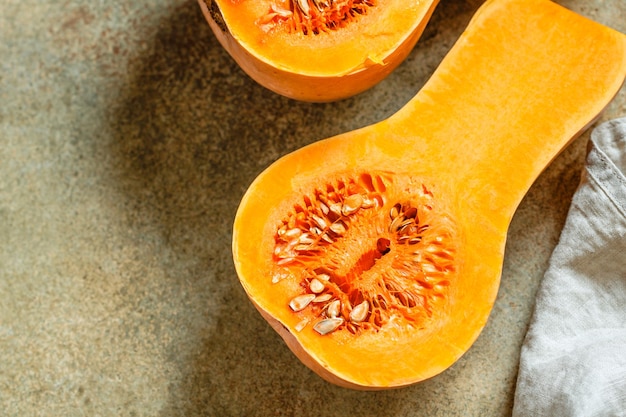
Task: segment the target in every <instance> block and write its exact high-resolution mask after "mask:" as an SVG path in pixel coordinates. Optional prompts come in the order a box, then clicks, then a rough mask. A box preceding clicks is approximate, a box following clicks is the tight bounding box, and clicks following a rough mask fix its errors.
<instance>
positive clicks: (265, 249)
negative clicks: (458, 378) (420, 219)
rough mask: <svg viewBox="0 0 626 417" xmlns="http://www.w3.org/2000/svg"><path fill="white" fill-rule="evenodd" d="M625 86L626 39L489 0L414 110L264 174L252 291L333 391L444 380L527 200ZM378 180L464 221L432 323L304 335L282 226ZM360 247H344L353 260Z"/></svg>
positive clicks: (247, 260)
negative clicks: (415, 192) (363, 179)
mask: <svg viewBox="0 0 626 417" xmlns="http://www.w3.org/2000/svg"><path fill="white" fill-rule="evenodd" d="M625 77H626V36H625V35H623V34H621V33H619V32H617V31H614V30H612V29H610V28H607V27H604V26H602V25H600V24H597V23H595V22H592V21H590V20H588V19H586V18H584V17H582V16H579V15H577V14H575V13H573V12H571V11H569V10H567V9H565V8H563V7H561V6H559V5H556V4H555V3H552V2H550V1H549V0H488V1H487V2H486V3H485V4H484V5H483V6H482V7H481V8H480V9H479V11H478V12H477V13H476V15H475V16H474V18H473V19H472V21H471V22H470V24H469V26H468V28H467V30H466V31H465V32H464V33H463V35H462V36H461V37H460V39H459V40H458V41H457V43H456V44H455V46H454V47H453V48H452V50H451V51H450V52H449V54H448V55H447V56H446V58H445V59H444V60H443V61H442V62H441V64H440V66H439V68H438V69H437V70H436V71H435V73H434V74H433V75H432V77H431V79H430V80H429V81H428V82H427V83H426V85H425V86H424V87H423V88H422V89H421V91H419V93H418V94H417V95H416V96H415V97H414V98H413V99H412V100H411V101H410V102H409V103H408V104H407V105H406V106H405V107H404V108H402V109H401V110H400V111H398V112H397V113H396V114H394V115H393V116H391V117H390V118H389V119H387V120H384V121H382V122H379V123H377V124H374V125H372V126H368V127H365V128H362V129H359V130H356V131H353V132H349V133H345V134H342V135H339V136H335V137H332V138H329V139H325V140H322V141H319V142H317V143H314V144H311V145H309V146H306V147H304V148H302V149H300V150H298V151H295V152H293V153H291V154H289V155H286V156H284V157H282V158H281V159H279V160H278V161H276V162H275V163H274V164H272V165H271V166H270V167H269V168H268V169H266V170H265V171H264V172H263V173H261V174H260V175H259V176H258V177H257V178H256V179H255V181H254V182H253V183H252V185H251V186H250V188H249V189H248V191H247V192H246V194H245V195H244V197H243V199H242V201H241V204H240V207H239V209H238V212H237V215H236V218H235V222H234V228H233V255H234V262H235V267H236V270H237V273H238V275H239V278H240V281H241V284H242V286H243V288H244V289H245V291H246V292H247V294H248V296H249V297H250V299H251V301H252V302H253V303H254V305H255V306H256V307H257V309H258V310H259V311H260V313H261V314H262V315H263V317H264V318H265V319H266V320H267V321H268V322H269V323H270V324H271V325H272V326H273V327H274V329H275V330H276V331H277V332H278V333H279V334H280V335H281V336H282V337H283V338H284V340H285V341H286V343H287V344H288V346H289V347H290V348H291V350H292V351H293V352H294V353H295V354H296V355H297V356H298V357H299V358H300V359H301V360H302V362H303V363H304V364H306V365H307V366H308V367H310V368H311V369H312V370H313V371H315V372H316V373H317V374H319V375H320V376H321V377H323V378H325V379H326V380H328V381H330V382H333V383H335V384H338V385H341V386H344V387H349V388H355V389H384V388H393V387H400V386H405V385H409V384H413V383H416V382H419V381H422V380H424V379H427V378H430V377H433V376H435V375H437V374H438V373H440V372H442V371H444V370H445V369H446V368H448V367H449V366H451V365H452V364H453V363H454V362H455V361H456V360H458V359H459V358H460V357H461V356H462V355H463V354H464V352H466V351H467V350H468V349H469V348H470V347H471V345H472V343H473V342H474V341H475V339H476V338H477V337H478V335H479V333H480V332H481V330H482V329H483V327H484V325H485V324H486V321H487V319H488V316H489V314H490V311H491V308H492V306H493V303H494V300H495V298H496V295H497V292H498V287H499V281H500V274H501V269H502V260H503V254H504V246H505V240H506V235H507V229H508V226H509V223H510V220H511V218H512V216H513V214H514V212H515V210H516V208H517V206H518V204H519V203H520V201H521V200H522V198H523V196H524V195H525V193H526V192H527V190H528V189H529V187H530V186H531V185H532V183H533V182H534V180H535V179H536V178H537V176H538V175H539V174H540V173H541V171H542V170H543V169H544V168H545V167H546V166H547V165H548V164H549V163H550V162H551V161H552V160H553V158H555V157H556V155H557V154H558V153H559V152H560V151H561V150H562V149H563V148H564V147H566V146H567V145H568V144H569V143H570V141H571V140H573V139H574V138H575V137H576V136H577V135H578V134H579V133H580V132H582V131H583V130H584V129H586V128H587V127H588V126H589V125H590V124H591V123H592V122H593V121H594V120H595V118H596V117H597V116H598V115H599V114H600V113H601V111H602V110H603V109H604V108H605V106H606V105H607V104H608V103H609V102H610V101H611V99H612V98H613V97H614V96H615V94H617V92H618V90H619V89H620V87H621V85H622V83H623V82H624V79H625ZM372 172H374V173H385V174H384V175H388V176H389V177H390V178H392V179H391V180H390V181H391V182H394V181H395V180H394V179H393V178H397V179H398V180H397V181H396V182H397V183H398V184H403V181H405V180H406V178H417V179H418V182H421V183H422V184H425V185H426V186H427V187H428V189H429V190H430V191H432V194H433V196H434V201H435V204H436V205H438V207H439V208H440V210H441V213H444V214H445V215H446V216H447V217H449V218H450V219H451V221H452V224H453V229H454V230H453V233H452V234H451V235H450V236H451V238H450V239H451V241H450V242H449V245H450V247H452V248H453V252H452V253H453V258H454V259H453V262H454V271H453V272H452V273H451V274H450V275H449V276H448V278H447V281H448V283H447V287H446V289H445V293H444V297H443V299H442V301H441V303H440V304H436V305H434V308H433V311H432V315H431V317H430V318H429V319H427V320H425V321H424V322H422V323H419V324H416V325H407V323H408V322H405V321H403V320H402V319H399V320H397V321H391V322H387V323H385V324H383V325H381V326H379V328H374V329H369V328H366V329H365V330H363V331H361V330H358V331H356V332H350V331H347V330H346V329H345V328H340V329H338V330H337V331H334V332H331V333H329V334H326V335H323V336H322V335H320V334H319V333H318V332H316V331H314V329H313V328H312V327H313V326H311V325H306V326H304V327H301V323H302V320H303V318H304V319H305V320H306V319H308V318H311V317H310V313H309V312H308V311H309V310H306V309H305V310H303V311H300V312H294V311H292V310H291V309H290V308H289V307H288V304H289V302H290V300H291V299H292V298H293V297H294V295H296V294H298V293H299V291H300V292H302V283H301V282H300V281H298V279H296V278H297V277H288V278H287V279H283V280H279V281H278V282H274V283H273V282H272V276H273V275H275V271H276V268H277V266H276V263H277V262H276V256H275V252H274V251H275V250H276V242H277V240H276V235H277V232H276V231H277V228H278V227H279V226H280V224H281V222H282V221H283V219H284V218H285V216H286V213H289V212H290V211H292V212H293V210H294V206H295V205H296V204H298V202H301V201H302V198H303V197H302V196H303V195H312V193H313V192H314V191H313V190H315V189H316V187H317V188H319V187H322V188H323V187H324V186H326V185H327V184H330V183H332V181H335V179H336V178H337V177H342V178H343V177H347V178H350V177H352V178H358V177H359V176H360V175H363V173H372ZM418 188H420V187H419V186H417V187H416V189H418ZM407 189H408V187H407ZM407 198H409V197H408V196H407ZM411 198H412V197H411ZM359 227H362V226H359ZM354 246H357V247H356V248H355V249H354V250H356V251H358V250H361V249H363V248H361V247H360V244H359V243H358V242H357V243H354ZM351 252H352V249H351V248H350V247H348V248H346V256H351ZM384 256H387V257H388V256H393V253H390V254H387V255H384ZM384 259H386V258H384ZM379 261H380V260H377V261H376V262H379ZM380 262H382V261H380Z"/></svg>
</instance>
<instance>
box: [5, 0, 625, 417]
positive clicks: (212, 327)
mask: <svg viewBox="0 0 626 417" xmlns="http://www.w3.org/2000/svg"><path fill="white" fill-rule="evenodd" d="M558 2H559V3H561V4H563V5H565V6H566V7H569V8H571V9H574V10H575V11H577V12H579V13H581V14H583V15H586V16H588V17H591V18H592V19H594V20H597V21H600V22H602V23H605V24H606V25H608V26H611V27H614V28H616V29H618V30H620V31H622V32H626V20H625V19H624V16H626V3H625V2H624V1H623V0H560V1H558ZM480 3H481V1H479V0H442V1H441V3H440V5H439V6H438V8H437V11H436V13H435V15H434V16H433V19H432V20H431V22H430V24H429V25H428V27H427V29H426V31H425V33H424V36H423V37H422V39H421V41H420V43H419V44H418V46H417V47H416V48H415V49H414V51H413V52H412V53H411V55H410V57H409V58H408V60H407V61H406V62H405V63H404V64H403V65H402V66H401V67H399V68H398V70H397V71H395V72H394V73H393V74H392V75H391V76H390V77H389V78H387V79H386V80H385V81H383V82H382V83H381V84H379V85H378V86H376V87H375V88H373V89H372V90H370V91H368V92H366V93H364V94H361V95H359V96H357V97H354V98H351V99H348V100H344V101H341V102H337V103H330V104H307V103H299V102H295V101H292V100H288V99H286V98H283V97H279V96H277V95H275V94H274V93H271V92H269V91H267V90H265V89H263V88H262V87H260V86H258V85H256V84H255V83H254V82H253V81H251V80H250V79H249V78H248V77H247V76H246V75H244V74H243V73H242V71H241V70H239V68H238V67H237V66H236V65H235V64H234V63H233V61H232V60H231V59H230V57H229V56H228V55H227V54H226V53H225V52H224V51H223V50H222V49H221V47H220V46H219V45H218V43H217V41H216V40H215V38H214V37H213V35H212V33H211V32H210V31H209V28H208V25H207V24H206V23H205V21H204V20H203V17H202V14H201V12H200V9H199V7H198V5H197V4H196V3H195V1H192V0H189V1H182V0H174V1H167V2H166V1H161V0H156V1H146V0H136V1H122V2H101V1H96V2H94V1H90V2H87V1H84V0H74V1H53V0H41V1H32V0H19V1H18V0H0V10H2V12H1V13H0V414H1V415H3V416H350V415H354V416H361V417H363V416H383V415H384V416H465V417H467V416H506V415H509V414H510V410H511V405H512V398H513V397H512V396H513V392H514V384H515V378H516V372H517V365H518V354H519V348H520V345H521V343H522V339H523V336H524V334H525V331H526V327H527V324H528V321H529V317H530V314H531V311H532V307H533V300H534V294H535V291H536V288H537V285H538V283H539V281H540V279H541V277H542V274H543V272H544V270H545V269H546V264H547V261H548V257H549V256H550V253H551V252H552V249H553V247H554V245H555V244H556V242H557V239H558V236H559V233H560V230H561V227H562V225H563V222H564V220H565V216H566V214H567V209H568V206H569V202H570V199H571V196H572V194H573V192H574V190H575V188H576V186H577V183H578V180H579V176H580V172H581V168H582V166H583V162H584V157H585V148H586V143H587V140H588V138H589V132H586V133H584V134H583V135H582V136H581V137H580V138H579V139H577V140H576V141H575V142H574V143H573V144H572V145H571V146H569V147H568V148H567V149H566V150H565V151H564V152H563V153H562V154H561V155H560V156H559V158H558V159H557V160H556V161H554V163H553V164H552V165H551V166H550V167H549V168H548V169H547V170H546V171H545V172H544V173H543V174H542V175H541V177H540V178H539V179H538V180H537V182H536V183H535V185H534V186H533V187H532V189H531V190H530V192H529V193H528V195H527V196H526V198H525V199H524V201H523V202H522V204H521V206H520V207H519V210H518V212H517V213H516V215H515V217H514V219H513V222H512V224H511V227H510V234H509V239H508V242H507V247H506V258H505V260H504V272H503V275H502V285H501V288H500V292H499V296H498V299H497V302H496V304H495V307H494V309H493V312H492V314H491V316H490V320H489V323H488V325H487V327H486V328H485V329H484V331H483V333H482V334H481V336H480V338H479V339H478V341H477V342H476V343H475V345H474V346H473V347H472V348H471V349H470V351H469V352H467V354H466V355H465V356H464V357H463V358H462V359H461V360H460V361H458V362H457V363H456V364H455V365H453V366H452V367H451V368H450V369H449V370H447V371H446V372H444V373H443V374H441V375H439V376H437V377H435V378H433V379H430V380H428V381H426V382H424V383H421V384H419V385H415V386H411V387H408V388H403V389H398V390H392V391H382V392H357V391H351V390H347V389H342V388H337V387H335V386H332V385H330V384H328V383H326V382H324V381H322V380H321V379H320V378H318V377H317V376H316V375H315V374H313V373H312V372H311V371H309V370H308V369H307V368H305V367H304V366H303V365H302V364H301V363H300V362H299V361H298V360H297V359H296V358H295V356H294V355H293V354H292V353H291V352H290V351H289V350H288V348H287V347H286V345H285V344H284V343H283V342H282V340H281V339H280V338H279V336H278V335H277V334H276V333H275V332H274V331H273V330H272V329H271V328H270V327H269V325H267V324H266V322H265V321H264V320H263V319H262V318H261V317H260V315H259V314H258V313H257V312H256V310H255V309H254V307H253V306H252V305H251V304H250V303H249V301H248V299H247V297H246V295H245V294H244V291H243V289H242V288H241V286H240V285H239V282H238V280H237V277H236V274H235V271H234V268H233V264H232V257H231V253H230V243H231V232H232V226H231V225H232V220H233V217H234V213H235V210H236V208H237V205H238V203H239V199H240V198H241V196H242V194H243V193H244V191H245V190H246V188H247V186H248V185H249V184H250V182H251V181H252V180H253V179H254V177H255V176H256V175H257V174H258V173H259V172H260V171H261V170H262V169H263V168H264V167H266V166H267V165H268V164H270V163H271V162H272V161H274V160H275V159H276V158H278V157H279V156H281V155H283V154H285V153H287V152H289V151H291V150H294V149H296V148H298V147H300V146H302V145H305V144H307V143H310V142H312V141H315V140H317V139H321V138H325V137H328V136H331V135H334V134H337V133H340V132H344V131H347V130H352V129H354V128H357V127H361V126H364V125H367V124H370V123H372V122H375V121H378V120H380V119H382V118H385V117H387V116H389V115H391V114H392V113H393V112H395V111H396V110H397V109H399V108H400V107H401V106H402V105H403V104H404V103H405V102H406V101H408V100H409V99H410V98H411V97H412V96H413V94H414V93H415V92H417V91H418V89H419V88H420V86H421V85H422V84H423V83H424V82H425V81H426V80H427V78H428V77H429V75H430V74H431V73H432V71H433V70H434V68H435V67H436V66H437V64H438V62H439V61H440V60H441V58H442V57H443V55H444V54H445V53H446V51H447V50H448V49H449V48H450V46H451V45H452V44H453V43H454V41H455V40H456V38H457V37H458V36H459V34H460V33H461V31H462V30H463V28H464V26H465V24H466V23H467V22H468V21H469V19H470V17H471V16H472V14H473V12H474V11H475V10H476V8H477V7H478V6H479V5H480ZM625 115H626V91H625V90H624V89H623V90H622V91H621V93H620V94H619V95H618V96H617V97H616V99H615V100H614V101H613V103H612V104H611V106H610V107H609V108H608V109H607V110H606V112H605V113H604V114H603V116H602V118H601V120H600V121H603V120H607V119H611V118H614V117H618V116H625Z"/></svg>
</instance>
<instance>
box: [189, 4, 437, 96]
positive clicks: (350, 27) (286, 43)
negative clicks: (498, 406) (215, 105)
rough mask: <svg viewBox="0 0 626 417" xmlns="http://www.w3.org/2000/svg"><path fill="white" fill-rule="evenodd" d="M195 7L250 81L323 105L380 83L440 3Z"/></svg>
mask: <svg viewBox="0 0 626 417" xmlns="http://www.w3.org/2000/svg"><path fill="white" fill-rule="evenodd" d="M199 3H200V6H201V8H202V10H203V12H204V14H205V16H206V18H207V20H208V22H209V24H210V26H211V28H212V29H213V32H214V33H215V35H216V37H217V39H218V40H219V42H220V43H221V44H222V46H224V48H225V49H226V50H227V51H228V52H229V53H230V55H231V56H232V57H233V58H234V59H235V61H236V62H237V63H238V64H239V65H240V66H241V68H242V69H243V70H244V71H245V72H246V73H247V74H248V75H250V77H251V78H253V79H254V80H256V81H257V82H259V83H260V84H261V85H263V86H265V87H267V88H269V89H270V90H273V91H274V92H276V93H279V94H282V95H285V96H287V97H290V98H294V99H298V100H304V101H321V102H323V101H333V100H339V99H342V98H346V97H350V96H352V95H355V94H358V93H360V92H362V91H364V90H366V89H368V88H370V87H372V86H373V85H375V84H376V83H378V82H379V81H381V80H382V79H383V78H385V77H386V76H387V75H388V74H389V73H390V72H391V71H392V70H393V69H395V68H396V67H397V66H398V65H399V64H400V63H401V62H402V61H403V60H404V59H405V58H406V57H407V55H408V54H409V52H410V51H411V49H412V48H413V47H414V46H415V43H416V42H417V40H418V39H419V37H420V35H421V34H422V32H423V30H424V27H425V26H426V24H427V23H428V20H429V19H430V16H431V15H432V12H433V11H434V9H435V7H436V5H437V3H438V0H420V1H411V2H407V1H400V0H364V1H355V0H348V1H346V0H343V1H329V2H324V1H317V0H316V1H313V0H286V1H275V0H272V1H267V0H256V1H251V0H243V1H234V0H211V1H208V0H199ZM301 5H305V6H304V7H303V6H301ZM305 9H306V10H307V11H308V13H304V11H303V10H305Z"/></svg>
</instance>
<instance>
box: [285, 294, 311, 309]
mask: <svg viewBox="0 0 626 417" xmlns="http://www.w3.org/2000/svg"><path fill="white" fill-rule="evenodd" d="M314 299H315V294H302V295H298V296H296V297H294V298H292V299H291V301H290V302H289V307H290V308H291V309H292V310H293V311H301V310H304V308H306V306H308V305H309V304H310V303H311V301H313V300H314Z"/></svg>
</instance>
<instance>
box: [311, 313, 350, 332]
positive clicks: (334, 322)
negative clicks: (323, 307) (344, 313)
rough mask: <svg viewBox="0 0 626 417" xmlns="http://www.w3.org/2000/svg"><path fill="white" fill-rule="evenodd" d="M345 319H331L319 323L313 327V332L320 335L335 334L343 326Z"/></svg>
mask: <svg viewBox="0 0 626 417" xmlns="http://www.w3.org/2000/svg"><path fill="white" fill-rule="evenodd" d="M343 321H344V320H343V319H342V318H340V317H337V318H330V319H324V320H321V321H318V322H317V323H316V324H315V326H313V330H315V331H316V332H318V333H319V334H321V335H322V336H323V335H326V334H328V333H331V332H334V331H335V330H337V329H338V328H339V326H341V325H342V324H343Z"/></svg>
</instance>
